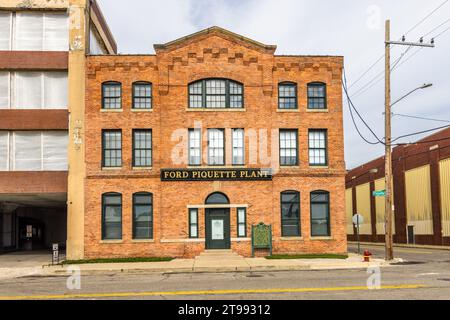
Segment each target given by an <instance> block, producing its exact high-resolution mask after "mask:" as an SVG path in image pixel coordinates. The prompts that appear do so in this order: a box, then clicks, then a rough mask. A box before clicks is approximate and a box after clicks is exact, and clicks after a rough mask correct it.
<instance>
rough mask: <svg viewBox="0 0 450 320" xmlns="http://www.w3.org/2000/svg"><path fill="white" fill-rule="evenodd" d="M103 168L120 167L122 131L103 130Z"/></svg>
mask: <svg viewBox="0 0 450 320" xmlns="http://www.w3.org/2000/svg"><path fill="white" fill-rule="evenodd" d="M102 135H103V137H102V140H103V141H102V149H103V161H102V162H103V163H102V165H103V167H105V168H108V167H121V166H122V131H121V130H103V133H102Z"/></svg>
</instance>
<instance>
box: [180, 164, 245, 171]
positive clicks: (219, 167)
mask: <svg viewBox="0 0 450 320" xmlns="http://www.w3.org/2000/svg"><path fill="white" fill-rule="evenodd" d="M239 168H247V166H241V165H235V166H225V165H223V166H218V165H215V166H187V169H200V170H203V169H239Z"/></svg>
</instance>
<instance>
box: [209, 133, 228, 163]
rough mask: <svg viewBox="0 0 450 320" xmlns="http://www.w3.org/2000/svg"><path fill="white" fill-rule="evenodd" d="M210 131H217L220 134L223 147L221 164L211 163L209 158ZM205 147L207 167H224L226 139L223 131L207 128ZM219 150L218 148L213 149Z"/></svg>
mask: <svg viewBox="0 0 450 320" xmlns="http://www.w3.org/2000/svg"><path fill="white" fill-rule="evenodd" d="M212 131H219V132H222V138H223V139H222V141H223V145H222V151H223V157H222V163H211V157H210V151H211V147H210V139H209V134H210V132H212ZM206 134H207V146H208V166H212V167H222V166H225V163H226V137H225V129H221V128H220V129H219V128H209V129H207V132H206ZM215 149H218V150H220V149H219V148H215Z"/></svg>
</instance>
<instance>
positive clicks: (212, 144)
mask: <svg viewBox="0 0 450 320" xmlns="http://www.w3.org/2000/svg"><path fill="white" fill-rule="evenodd" d="M208 164H209V165H210V166H214V165H219V166H222V165H224V164H225V139H224V130H223V129H208Z"/></svg>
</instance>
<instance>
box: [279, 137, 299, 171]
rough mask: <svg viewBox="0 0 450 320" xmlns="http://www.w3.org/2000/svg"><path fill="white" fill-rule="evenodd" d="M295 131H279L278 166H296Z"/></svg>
mask: <svg viewBox="0 0 450 320" xmlns="http://www.w3.org/2000/svg"><path fill="white" fill-rule="evenodd" d="M297 136H298V131H297V130H280V165H282V166H296V165H298V150H297V148H298V144H297Z"/></svg>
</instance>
